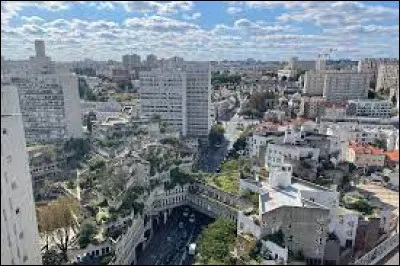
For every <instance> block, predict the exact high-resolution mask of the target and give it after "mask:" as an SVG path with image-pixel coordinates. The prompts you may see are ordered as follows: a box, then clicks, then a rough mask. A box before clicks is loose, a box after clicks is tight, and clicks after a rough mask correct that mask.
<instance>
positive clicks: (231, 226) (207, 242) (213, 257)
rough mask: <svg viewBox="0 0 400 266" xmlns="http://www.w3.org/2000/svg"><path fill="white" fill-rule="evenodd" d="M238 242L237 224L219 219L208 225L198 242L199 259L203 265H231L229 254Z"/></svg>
mask: <svg viewBox="0 0 400 266" xmlns="http://www.w3.org/2000/svg"><path fill="white" fill-rule="evenodd" d="M235 240H236V223H234V222H232V221H230V220H227V219H224V218H219V219H217V220H216V221H215V222H214V223H212V224H210V225H208V226H207V227H206V228H205V229H204V230H203V231H202V232H201V234H200V237H199V240H198V247H199V248H198V250H199V259H200V261H199V262H200V263H202V264H209V263H210V262H216V263H229V257H230V256H229V254H230V251H231V249H232V248H233V246H234V244H235Z"/></svg>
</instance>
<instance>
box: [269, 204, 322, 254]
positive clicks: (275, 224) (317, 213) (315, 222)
mask: <svg viewBox="0 0 400 266" xmlns="http://www.w3.org/2000/svg"><path fill="white" fill-rule="evenodd" d="M328 218H329V210H326V209H320V208H304V207H281V208H279V209H275V210H273V211H270V212H268V213H266V214H263V215H262V223H261V228H262V235H267V234H271V233H274V232H277V231H278V230H279V229H281V230H282V231H283V234H284V236H285V244H287V247H288V249H289V250H291V251H293V252H294V253H296V252H299V251H302V252H303V254H304V255H305V257H306V258H314V259H320V258H322V256H323V253H324V249H325V243H326V238H327V237H326V236H327V230H328Z"/></svg>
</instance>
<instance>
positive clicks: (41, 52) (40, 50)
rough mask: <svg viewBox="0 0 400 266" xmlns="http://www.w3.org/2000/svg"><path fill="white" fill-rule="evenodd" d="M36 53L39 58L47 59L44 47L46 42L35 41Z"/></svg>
mask: <svg viewBox="0 0 400 266" xmlns="http://www.w3.org/2000/svg"><path fill="white" fill-rule="evenodd" d="M35 52H36V57H37V58H45V57H46V49H45V46H44V41H42V40H35Z"/></svg>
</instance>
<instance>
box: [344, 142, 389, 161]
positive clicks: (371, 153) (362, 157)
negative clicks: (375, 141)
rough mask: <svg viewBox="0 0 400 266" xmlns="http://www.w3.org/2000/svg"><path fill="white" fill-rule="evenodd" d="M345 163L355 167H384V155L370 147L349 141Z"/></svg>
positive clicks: (377, 149) (381, 151)
mask: <svg viewBox="0 0 400 266" xmlns="http://www.w3.org/2000/svg"><path fill="white" fill-rule="evenodd" d="M347 161H348V162H351V163H354V164H355V165H356V166H357V167H384V166H385V153H384V151H383V150H382V149H379V148H375V147H373V146H371V145H368V144H361V143H356V142H353V141H351V142H350V143H349V147H348V150H347Z"/></svg>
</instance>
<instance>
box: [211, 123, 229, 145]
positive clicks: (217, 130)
mask: <svg viewBox="0 0 400 266" xmlns="http://www.w3.org/2000/svg"><path fill="white" fill-rule="evenodd" d="M224 133H225V129H224V127H223V126H221V125H214V126H213V127H212V128H211V130H210V133H209V134H208V141H209V142H210V144H211V145H215V144H217V143H221V142H222V141H223V139H224Z"/></svg>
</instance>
